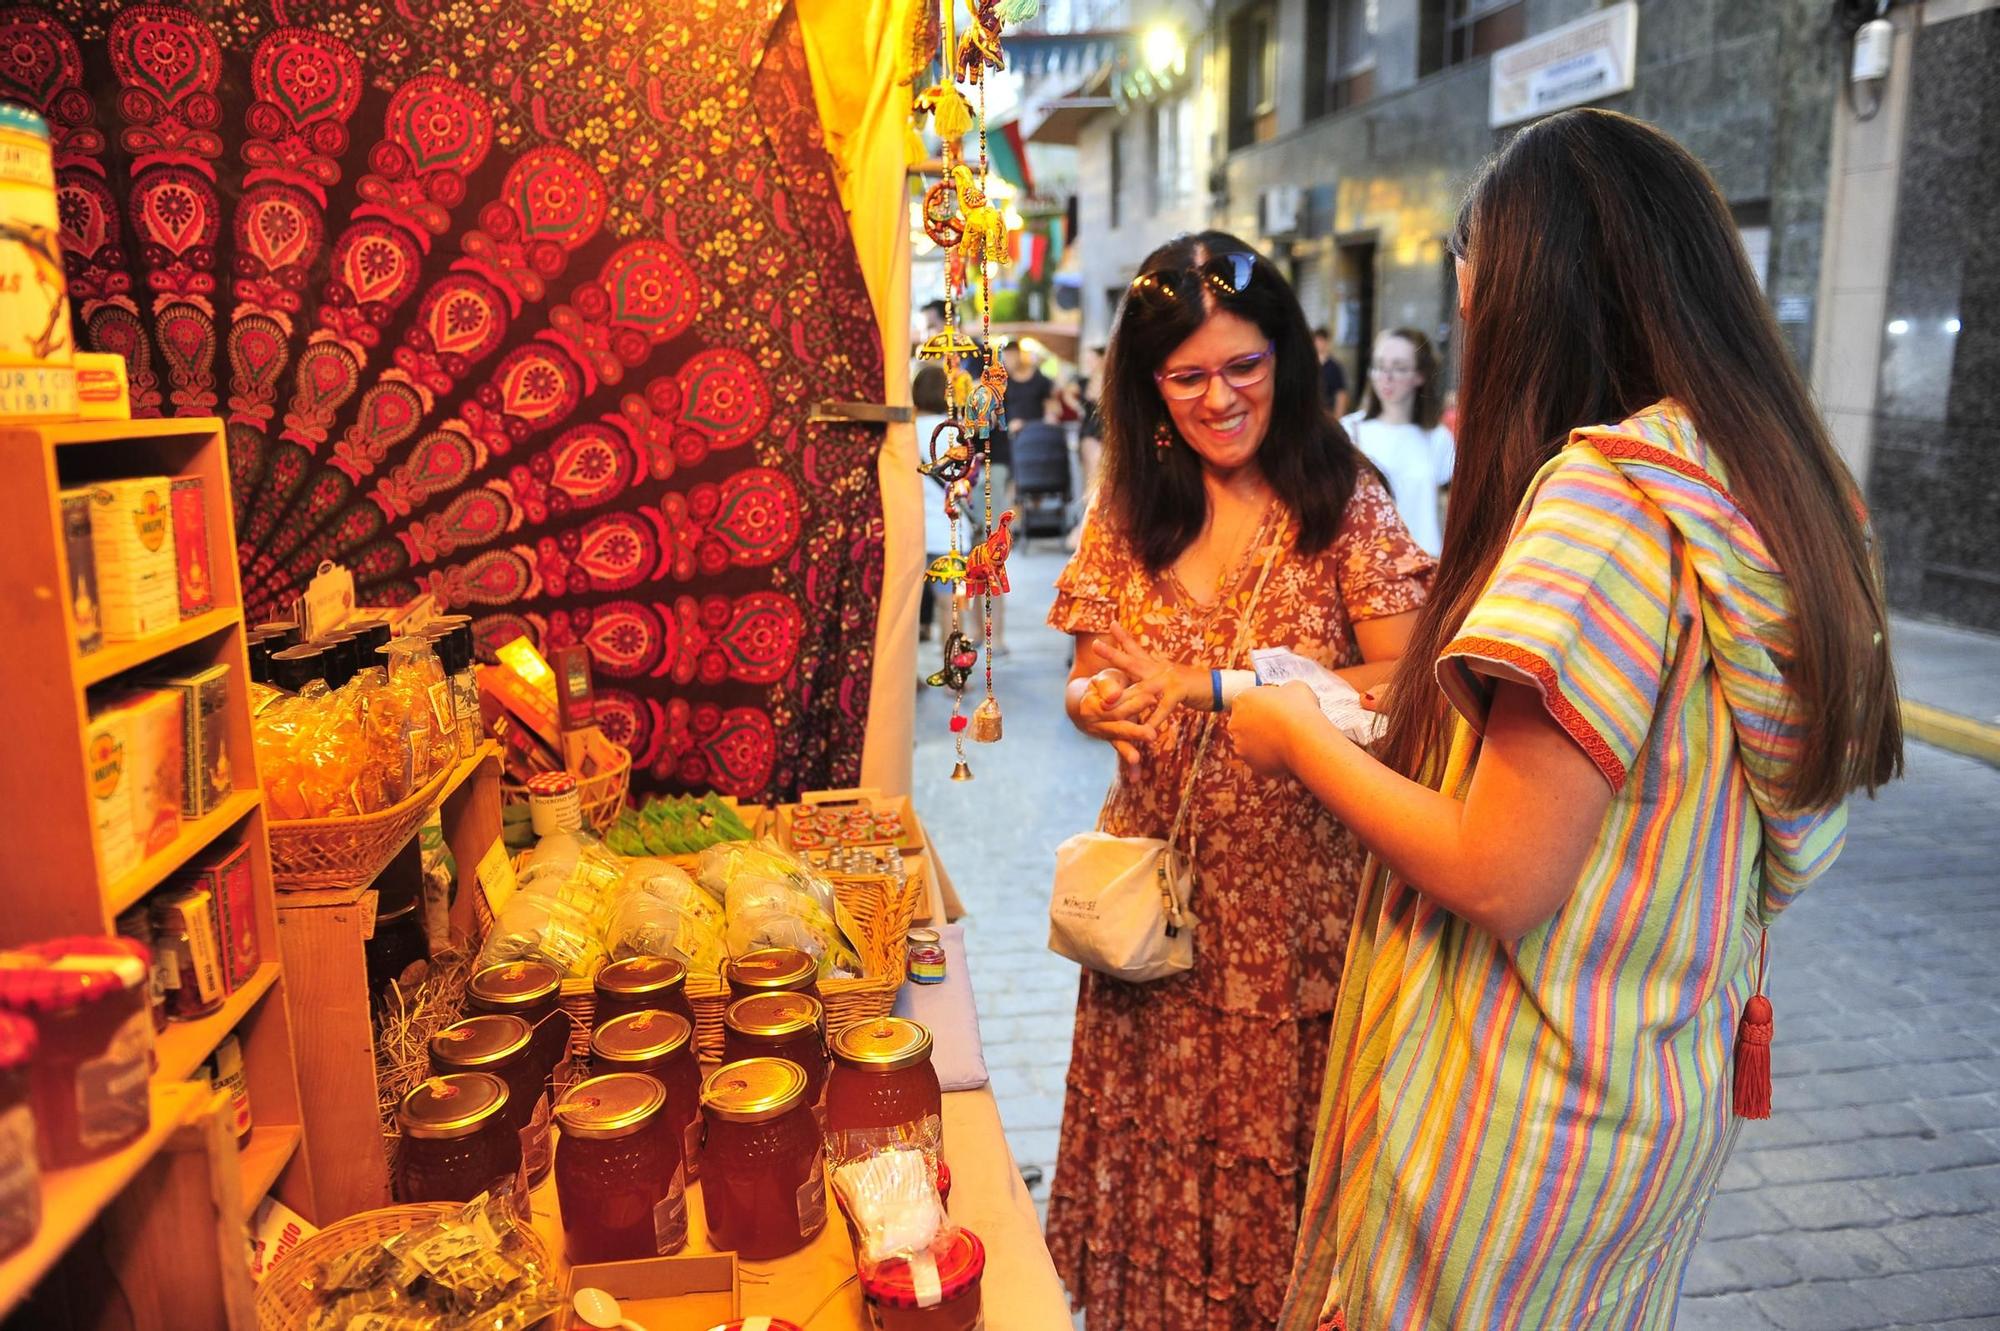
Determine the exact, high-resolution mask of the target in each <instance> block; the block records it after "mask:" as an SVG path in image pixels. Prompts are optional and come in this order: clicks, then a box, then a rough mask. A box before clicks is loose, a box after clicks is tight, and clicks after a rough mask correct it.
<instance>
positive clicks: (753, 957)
mask: <svg viewBox="0 0 2000 1331" xmlns="http://www.w3.org/2000/svg"><path fill="white" fill-rule="evenodd" d="M818 972H819V966H818V964H817V963H815V962H814V961H813V959H812V954H811V953H809V952H801V951H799V949H797V948H795V947H760V948H758V949H757V950H756V951H755V952H745V953H744V954H743V955H742V956H740V957H736V958H733V959H732V960H731V961H730V963H729V971H728V974H729V983H731V984H733V985H736V986H738V987H740V988H744V989H777V990H799V989H805V988H807V987H809V986H810V985H811V984H812V982H813V977H814V976H815V975H817V974H818Z"/></svg>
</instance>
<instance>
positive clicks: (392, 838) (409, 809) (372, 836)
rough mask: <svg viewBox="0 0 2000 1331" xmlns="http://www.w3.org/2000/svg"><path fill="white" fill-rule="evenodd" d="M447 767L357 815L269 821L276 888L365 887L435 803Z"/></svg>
mask: <svg viewBox="0 0 2000 1331" xmlns="http://www.w3.org/2000/svg"><path fill="white" fill-rule="evenodd" d="M453 770H454V769H453V768H450V767H447V768H445V769H444V770H443V771H442V772H439V773H438V774H437V775H436V776H434V777H432V778H431V779H430V780H429V781H427V782H425V783H424V785H423V787H422V788H421V789H420V790H417V791H416V792H415V793H413V794H412V795H410V796H409V797H408V798H407V799H405V800H403V801H402V802H401V803H399V804H392V805H390V806H389V807H388V808H386V809H384V810H382V811H381V812H380V813H367V814H362V815H361V816H360V817H358V818H298V819H290V820H278V819H274V820H273V821H272V822H271V824H270V828H271V877H272V879H273V880H274V882H275V883H276V885H277V888H278V890H279V891H281V892H305V891H310V890H313V889H316V888H333V889H343V888H355V887H366V886H368V884H370V883H372V882H374V881H375V876H376V875H377V874H379V873H381V872H382V870H383V869H385V868H387V867H388V864H389V861H390V860H392V859H394V858H395V857H396V852H397V851H399V850H401V849H402V848H403V847H404V845H405V844H407V843H408V842H409V839H410V838H411V837H412V836H414V835H415V834H416V831H417V829H418V828H419V827H421V826H422V825H423V821H424V819H426V818H428V817H429V816H430V812H431V810H432V809H433V808H434V807H436V805H437V802H438V797H439V795H441V794H442V793H443V791H444V788H445V785H446V783H448V782H449V781H450V780H451V776H452V772H453Z"/></svg>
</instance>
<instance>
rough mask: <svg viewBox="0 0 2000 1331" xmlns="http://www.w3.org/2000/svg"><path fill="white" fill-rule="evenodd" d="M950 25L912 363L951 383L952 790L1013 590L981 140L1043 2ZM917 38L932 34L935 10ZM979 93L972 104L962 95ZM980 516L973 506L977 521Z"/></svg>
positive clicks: (936, 450)
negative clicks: (979, 683) (1000, 502)
mask: <svg viewBox="0 0 2000 1331" xmlns="http://www.w3.org/2000/svg"><path fill="white" fill-rule="evenodd" d="M938 3H939V12H940V13H941V14H942V17H943V23H942V24H941V25H939V26H938V29H937V30H938V33H939V46H938V50H939V57H940V58H939V61H938V68H939V70H940V73H939V77H938V81H937V82H936V83H934V84H932V85H931V86H930V87H928V88H926V89H925V90H924V91H923V92H922V93H920V94H918V96H917V99H916V120H917V122H918V123H919V124H921V122H922V119H923V117H924V116H926V115H928V116H929V117H930V119H931V127H932V129H933V130H935V131H936V133H937V136H938V140H939V143H940V145H941V146H940V153H939V156H940V158H941V161H940V165H941V167H942V170H941V171H940V173H939V179H938V181H937V183H936V184H934V185H932V186H930V187H929V188H928V189H927V190H925V191H924V200H923V212H922V217H923V227H924V234H925V235H927V236H929V237H930V239H931V241H932V242H933V243H935V244H936V245H937V246H938V247H939V248H941V249H943V250H944V251H946V255H945V294H944V308H945V315H944V320H945V328H944V331H943V332H941V333H937V334H934V335H932V336H931V337H929V338H927V339H925V341H924V343H923V345H922V346H920V347H919V348H918V349H917V355H918V356H919V357H921V358H923V359H926V360H936V361H941V362H942V363H943V365H944V369H945V374H946V384H947V388H946V390H945V396H946V419H945V420H944V422H943V423H942V424H940V425H939V426H938V427H937V429H936V430H934V431H932V433H931V437H930V439H929V440H928V441H927V443H926V446H925V460H924V461H923V462H921V463H919V464H918V467H917V470H919V471H921V472H923V473H924V474H925V475H926V476H931V477H935V478H936V479H937V480H938V481H939V482H940V483H941V484H942V485H943V486H944V487H945V493H944V499H943V501H942V502H943V504H944V512H945V516H946V517H947V518H948V519H949V520H950V522H951V545H950V549H949V550H948V551H947V552H946V553H945V554H943V555H940V556H938V557H937V558H936V559H935V560H933V561H931V565H930V567H929V568H928V569H927V570H925V573H924V577H925V580H926V581H928V582H934V583H941V584H945V585H947V586H949V587H951V589H952V597H951V619H950V625H949V627H948V628H947V630H946V632H945V635H944V661H943V664H942V665H941V666H940V667H939V668H938V670H937V671H936V672H935V673H934V674H932V675H931V676H929V678H928V679H926V681H925V682H926V683H927V684H929V685H931V686H932V687H933V688H942V689H948V690H950V691H951V694H952V704H951V732H952V737H953V742H954V745H955V747H956V751H957V762H956V764H955V765H954V766H953V768H952V772H951V779H952V780H954V781H970V780H971V779H972V768H971V766H970V765H969V764H968V763H967V762H966V759H965V737H966V734H967V732H968V731H970V733H971V735H972V738H973V740H974V742H976V743H981V744H991V743H995V742H997V741H998V740H999V738H1000V731H1001V725H1000V699H999V698H998V696H997V695H996V694H995V693H994V689H993V601H994V598H995V597H997V596H1004V595H1005V594H1006V593H1007V590H1008V581H1007V556H1008V555H1009V554H1010V553H1012V551H1013V548H1014V537H1013V531H1012V528H1013V522H1014V511H1013V510H1012V509H1008V510H1006V511H1004V512H1002V513H1000V514H998V515H996V514H995V513H994V511H993V438H994V435H995V434H996V433H997V432H998V431H1000V430H1004V429H1005V428H1006V425H1007V422H1006V409H1005V408H1006V399H1007V370H1006V367H1005V366H1003V365H1001V364H1000V362H999V359H998V357H996V356H995V355H994V351H993V266H994V265H995V264H997V263H1002V262H1005V260H1006V255H1007V222H1006V218H1005V216H1004V215H1003V214H1002V213H1001V211H1000V209H999V208H997V207H996V206H994V204H993V202H992V201H991V200H990V199H989V198H988V197H987V194H986V181H987V172H988V169H989V166H990V161H991V159H990V157H989V155H988V152H987V141H986V77H987V75H988V74H991V73H994V72H997V71H999V70H1001V69H1004V68H1005V67H1006V58H1005V55H1004V53H1003V52H1002V50H1001V45H1000V29H1001V27H1002V26H1003V25H1004V24H1006V23H1022V22H1026V21H1027V20H1028V19H1031V18H1033V17H1034V16H1035V13H1036V10H1037V7H1038V6H1037V3H1036V0H965V4H966V7H967V10H968V12H969V15H970V19H971V21H970V23H969V24H968V25H967V27H966V30H965V33H964V36H963V37H962V38H960V37H959V36H958V34H957V32H956V28H957V19H958V13H957V10H958V4H959V0H938ZM925 8H926V12H925V14H924V17H923V21H922V22H921V23H920V24H919V27H918V31H920V32H924V33H928V32H929V31H930V30H931V18H930V12H929V8H928V5H927V6H926V7H925ZM960 84H964V85H965V86H966V87H968V88H970V89H972V92H973V96H974V100H973V101H970V102H968V100H967V99H966V96H965V94H964V93H962V92H961V91H959V85H960ZM975 128H976V129H977V131H978V135H979V156H978V158H977V160H976V162H972V161H967V160H966V158H965V137H966V135H967V134H969V133H972V132H973V130H974V129H975ZM968 291H971V292H974V293H976V297H977V305H978V309H979V327H980V337H979V340H978V341H976V342H975V341H974V340H972V339H971V338H969V337H967V336H965V335H964V334H963V333H961V332H959V331H958V311H959V307H960V305H961V303H962V302H963V300H964V299H965V297H966V295H967V293H968ZM973 357H977V358H978V359H979V362H980V371H979V377H978V380H977V382H976V383H974V384H973V385H972V386H971V387H970V388H967V389H965V390H963V391H961V387H960V383H959V376H960V372H961V369H962V366H963V365H964V362H965V361H966V360H967V359H969V358H973ZM974 505H977V508H976V510H975V509H974V507H973V506H974ZM974 511H977V512H978V514H979V516H980V517H982V518H983V519H984V521H983V522H982V523H981V524H980V530H981V531H983V533H984V536H983V538H982V539H981V540H980V541H979V542H978V543H977V544H974V545H971V546H969V547H968V546H967V545H965V544H962V540H963V539H964V537H965V535H968V534H967V533H964V532H963V528H962V527H961V522H962V521H963V520H965V519H967V518H968V517H969V516H970V514H971V513H972V512H974ZM974 612H976V613H977V616H978V618H979V621H980V625H979V627H980V636H979V640H978V641H977V642H976V643H975V642H974V641H973V639H972V637H971V635H970V634H969V633H967V632H966V629H967V627H968V625H967V624H966V623H965V619H966V617H967V616H968V615H969V614H972V613H974ZM982 655H983V656H984V658H985V660H984V667H985V670H984V676H985V678H984V682H985V686H986V690H985V696H984V697H983V698H982V699H980V701H979V703H978V705H977V706H976V707H974V709H973V711H972V714H971V715H970V716H969V717H968V716H967V715H966V710H965V704H966V691H967V689H968V688H969V687H970V685H971V683H972V680H973V676H974V671H975V669H976V668H977V667H978V666H979V665H980V664H981V662H980V657H981V656H982Z"/></svg>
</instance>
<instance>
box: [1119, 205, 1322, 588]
mask: <svg viewBox="0 0 2000 1331" xmlns="http://www.w3.org/2000/svg"><path fill="white" fill-rule="evenodd" d="M1239 252H1241V253H1250V254H1255V253H1256V251H1255V250H1252V249H1251V248H1250V246H1248V245H1246V244H1244V243H1243V242H1242V241H1240V240H1238V239H1237V238H1236V237H1235V236H1232V235H1229V234H1227V233H1225V232H1221V231H1204V232H1202V233H1200V234H1199V235H1191V236H1179V237H1177V238H1175V239H1173V240H1170V241H1168V242H1167V243H1166V244H1164V245H1162V246H1160V248H1158V249H1156V250H1154V251H1153V252H1152V253H1151V254H1149V255H1147V256H1146V261H1145V263H1143V264H1141V265H1140V267H1139V271H1140V272H1141V273H1142V274H1144V273H1155V272H1173V271H1183V270H1191V269H1193V268H1195V267H1196V266H1197V265H1199V264H1202V263H1206V262H1207V261H1208V260H1210V259H1212V258H1214V257H1216V256H1217V255H1222V254H1231V253H1239ZM1204 289H1206V291H1207V293H1208V294H1207V296H1206V298H1205V299H1204V297H1203V295H1202V291H1203V290H1204ZM1211 309H1216V310H1227V311H1229V312H1230V313H1231V314H1234V315H1236V316H1237V317H1239V318H1242V319H1247V320H1249V321H1250V322H1251V323H1254V324H1256V325H1257V327H1258V329H1259V330H1260V331H1261V332H1262V333H1263V334H1264V336H1265V337H1268V338H1269V339H1271V346H1272V349H1273V351H1274V352H1275V354H1276V361H1277V363H1276V366H1275V367H1274V369H1273V370H1272V374H1271V424H1270V428H1269V429H1268V430H1267V431H1266V432H1265V435H1264V442H1263V443H1262V445H1260V446H1259V448H1258V450H1257V465H1258V467H1259V468H1261V469H1262V471H1263V473H1264V479H1265V480H1267V481H1269V482H1270V484H1271V488H1272V489H1273V490H1275V491H1276V492H1277V494H1278V497H1279V498H1280V499H1281V500H1282V501H1283V502H1284V503H1285V505H1286V507H1288V508H1289V509H1290V510H1291V513H1292V520H1293V523H1294V524H1295V525H1296V527H1297V535H1296V536H1295V537H1294V539H1293V544H1294V546H1295V547H1296V548H1297V549H1298V550H1299V551H1300V552H1302V553H1304V554H1318V553H1319V552H1320V551H1322V550H1324V549H1326V547H1327V546H1328V545H1330V544H1332V543H1333V538H1334V534H1335V533H1336V532H1337V531H1338V530H1339V528H1340V515H1341V513H1342V512H1343V511H1344V510H1345V509H1346V507H1347V501H1348V499H1349V497H1350V496H1352V495H1353V493H1354V477H1355V471H1356V468H1357V465H1358V462H1357V459H1358V456H1359V455H1358V454H1356V453H1355V451H1354V447H1353V445H1352V444H1350V443H1349V442H1348V440H1347V436H1346V435H1345V434H1343V433H1342V432H1341V429H1340V426H1339V424H1338V423H1337V422H1335V421H1333V420H1332V419H1330V418H1329V417H1328V416H1327V414H1326V409H1325V407H1324V406H1323V405H1322V404H1321V402H1320V396H1319V356H1318V355H1317V354H1316V353H1315V352H1314V350H1313V341H1312V334H1311V333H1310V332H1309V331H1308V330H1307V328H1306V317H1305V314H1304V313H1303V312H1301V311H1300V309H1299V302H1298V298H1297V297H1296V296H1294V295H1293V294H1292V288H1291V286H1290V285H1289V284H1288V283H1287V282H1286V281H1285V279H1284V278H1283V277H1281V276H1279V274H1278V270H1277V269H1275V268H1273V267H1272V266H1271V264H1270V261H1269V260H1267V259H1265V258H1263V257H1262V256H1261V255H1259V256H1258V257H1257V259H1256V262H1255V263H1254V264H1253V265H1252V266H1251V271H1250V280H1249V281H1248V282H1247V283H1245V284H1244V286H1243V289H1242V290H1241V291H1239V292H1236V293H1234V294H1231V293H1229V292H1227V291H1222V290H1217V289H1216V288H1214V287H1213V286H1207V287H1204V286H1203V284H1197V283H1190V284H1189V290H1188V294H1187V295H1186V296H1185V297H1184V298H1182V299H1181V300H1179V301H1176V302H1173V303H1172V304H1171V305H1170V306H1168V307H1166V308H1162V307H1160V306H1159V305H1158V304H1155V303H1144V302H1140V301H1137V300H1134V299H1132V298H1131V297H1130V296H1129V295H1128V296H1127V297H1126V299H1125V300H1123V301H1122V302H1120V304H1119V306H1118V318H1117V321H1116V322H1115V323H1114V324H1113V325H1112V329H1111V340H1110V344H1109V345H1108V346H1107V347H1106V348H1105V352H1104V371H1103V384H1104V387H1103V390H1102V392H1101V393H1100V395H1099V398H1098V410H1099V412H1100V414H1101V416H1102V419H1103V425H1104V444H1105V448H1104V485H1105V494H1106V496H1107V497H1108V498H1109V500H1110V503H1111V505H1112V510H1111V512H1112V517H1113V518H1114V520H1115V521H1116V522H1117V523H1118V525H1119V526H1120V527H1121V528H1123V529H1124V531H1125V532H1126V533H1127V534H1128V536H1129V538H1130V539H1131V541H1132V543H1133V545H1134V546H1135V547H1136V548H1137V550H1138V552H1139V556H1140V558H1141V559H1143V560H1144V561H1145V563H1146V567H1147V568H1148V569H1151V570H1153V571H1154V572H1158V571H1159V570H1160V569H1163V568H1165V567H1166V566H1167V565H1169V564H1171V563H1173V562H1174V560H1175V559H1177V558H1179V557H1180V553H1181V551H1183V550H1185V549H1187V547H1188V543H1189V542H1191V541H1193V540H1194V538H1195V537H1196V536H1198V535H1200V534H1201V529H1202V524H1203V523H1204V522H1206V521H1207V518H1208V493H1207V491H1205V490H1204V489H1203V488H1202V483H1201V459H1200V458H1199V457H1197V456H1196V455H1195V452H1194V450H1193V449H1191V448H1189V447H1187V446H1186V445H1185V444H1183V443H1180V442H1179V441H1178V438H1176V441H1175V443H1174V445H1173V446H1172V447H1170V448H1168V449H1167V450H1166V451H1165V452H1164V454H1162V453H1161V451H1160V450H1159V449H1158V448H1157V447H1156V445H1155V437H1156V436H1155V432H1156V431H1157V430H1158V429H1159V428H1160V427H1161V426H1162V425H1165V426H1166V428H1167V429H1168V430H1170V431H1171V430H1172V429H1173V420H1172V418H1171V417H1169V416H1168V415H1167V406H1166V403H1165V402H1164V401H1163V400H1162V399H1161V397H1160V391H1159V387H1158V386H1157V385H1156V384H1155V383H1154V382H1153V372H1154V371H1155V370H1157V369H1159V368H1160V365H1161V363H1162V362H1163V361H1165V360H1166V358H1167V356H1168V354H1169V353H1171V352H1172V351H1173V349H1174V348H1175V347H1177V346H1179V345H1180V344H1181V343H1183V342H1185V341H1187V340H1188V338H1189V337H1191V336H1193V335H1194V331H1195V330H1196V329H1197V328H1199V327H1201V325H1202V322H1203V321H1204V320H1206V319H1207V318H1208V316H1209V313H1210V310H1211Z"/></svg>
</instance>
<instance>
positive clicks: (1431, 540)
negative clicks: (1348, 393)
mask: <svg viewBox="0 0 2000 1331" xmlns="http://www.w3.org/2000/svg"><path fill="white" fill-rule="evenodd" d="M1441 389H1442V385H1440V384H1439V383H1438V362H1437V353H1436V352H1435V351H1433V350H1431V342H1430V339H1429V338H1427V337H1425V336H1424V335H1423V334H1422V333H1420V332H1418V331H1417V330H1416V329H1414V328H1391V329H1389V330H1388V331H1387V332H1385V333H1383V334H1382V335H1381V336H1379V337H1377V338H1376V339H1375V350H1374V352H1373V353H1372V355H1371V356H1370V358H1369V361H1368V386H1367V387H1366V388H1364V389H1362V390H1361V410H1359V411H1357V412H1355V413H1354V414H1353V415H1351V416H1347V417H1344V418H1342V420H1341V422H1340V425H1341V428H1342V429H1344V430H1346V431H1347V437H1348V438H1349V439H1352V440H1353V441H1354V446H1355V447H1356V448H1358V449H1360V450H1361V452H1362V455H1363V456H1364V457H1366V458H1367V459H1368V460H1369V461H1370V462H1372V463H1374V464H1375V468H1376V470H1377V471H1380V472H1381V473H1382V478H1383V479H1384V480H1386V481H1388V482H1389V493H1391V494H1393V495H1394V496H1396V511H1397V512H1398V513H1401V514H1402V515H1403V525H1404V526H1406V527H1408V528H1409V529H1410V535H1411V537H1413V538H1414V539H1415V540H1416V543H1417V544H1418V545H1421V546H1422V547H1423V548H1424V549H1425V550H1427V551H1429V552H1430V553H1431V554H1433V555H1435V554H1437V553H1438V552H1439V551H1440V550H1441V549H1443V548H1444V528H1443V524H1442V523H1441V522H1439V520H1438V510H1439V508H1440V507H1441V505H1442V502H1443V499H1444V492H1445V487H1447V486H1449V485H1450V484H1451V467H1452V455H1453V453H1454V452H1455V451H1456V449H1455V446H1454V445H1453V443H1452V437H1451V431H1450V430H1447V429H1446V428H1445V427H1444V426H1443V425H1442V424H1440V423H1439V421H1438V411H1439V399H1440V398H1441V397H1442V396H1443V394H1442V391H1441Z"/></svg>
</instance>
